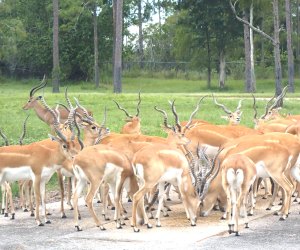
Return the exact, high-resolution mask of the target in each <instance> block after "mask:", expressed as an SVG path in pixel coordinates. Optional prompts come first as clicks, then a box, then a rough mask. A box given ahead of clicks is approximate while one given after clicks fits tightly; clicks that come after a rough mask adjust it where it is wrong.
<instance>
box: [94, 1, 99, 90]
mask: <svg viewBox="0 0 300 250" xmlns="http://www.w3.org/2000/svg"><path fill="white" fill-rule="evenodd" d="M97 19H98V18H97V5H96V4H95V6H94V10H93V21H94V82H95V87H96V88H99V87H100V76H99V63H98V61H99V51H98V23H97V21H98V20H97Z"/></svg>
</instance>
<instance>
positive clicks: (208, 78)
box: [205, 27, 211, 89]
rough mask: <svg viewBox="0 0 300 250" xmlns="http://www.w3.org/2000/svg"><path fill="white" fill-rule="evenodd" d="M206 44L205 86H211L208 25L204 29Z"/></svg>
mask: <svg viewBox="0 0 300 250" xmlns="http://www.w3.org/2000/svg"><path fill="white" fill-rule="evenodd" d="M205 31H206V32H205V33H206V44H207V46H206V47H207V88H208V89H210V88H211V48H210V34H209V30H208V27H206V29H205Z"/></svg>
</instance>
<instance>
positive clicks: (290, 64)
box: [285, 0, 295, 92]
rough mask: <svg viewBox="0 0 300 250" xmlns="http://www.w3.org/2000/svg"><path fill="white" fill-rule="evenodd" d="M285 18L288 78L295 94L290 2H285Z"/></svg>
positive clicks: (290, 87) (287, 0) (291, 90)
mask: <svg viewBox="0 0 300 250" xmlns="http://www.w3.org/2000/svg"><path fill="white" fill-rule="evenodd" d="M285 18H286V36H287V38H286V40H287V52H288V76H289V83H288V84H289V92H294V91H295V88H294V55H293V46H292V30H293V29H292V22H291V5H290V0H285Z"/></svg>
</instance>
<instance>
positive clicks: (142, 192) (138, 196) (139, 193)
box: [132, 186, 152, 232]
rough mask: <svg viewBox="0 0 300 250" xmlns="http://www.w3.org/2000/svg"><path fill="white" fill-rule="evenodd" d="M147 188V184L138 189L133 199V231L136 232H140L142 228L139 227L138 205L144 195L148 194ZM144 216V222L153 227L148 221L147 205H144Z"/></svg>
mask: <svg viewBox="0 0 300 250" xmlns="http://www.w3.org/2000/svg"><path fill="white" fill-rule="evenodd" d="M146 192H147V189H146V188H145V186H143V187H142V188H141V189H140V190H138V191H137V192H136V193H135V194H134V195H133V201H132V225H133V231H134V232H139V231H140V229H139V228H138V227H137V222H136V221H137V207H138V203H139V202H140V200H141V199H142V198H143V197H144V195H145V194H146ZM142 209H143V218H144V223H145V224H146V225H147V227H148V228H151V227H152V225H151V224H149V221H148V216H147V214H146V211H145V207H144V206H143V208H142Z"/></svg>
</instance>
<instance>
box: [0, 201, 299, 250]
mask: <svg viewBox="0 0 300 250" xmlns="http://www.w3.org/2000/svg"><path fill="white" fill-rule="evenodd" d="M173 199H174V201H172V202H170V203H171V208H172V211H171V212H169V215H170V217H162V219H161V223H162V227H160V228H156V227H155V221H154V220H153V221H152V223H153V225H154V227H153V228H152V229H147V228H146V227H145V226H142V227H140V228H141V232H139V233H134V232H133V229H132V228H131V227H130V221H126V224H127V225H126V226H124V227H123V229H116V228H115V224H114V223H113V222H107V223H105V228H106V231H101V230H100V229H99V228H96V227H95V224H94V222H93V220H92V219H91V217H90V215H89V213H88V211H87V208H86V207H85V206H84V205H83V201H81V202H82V204H81V206H80V210H81V211H82V220H81V226H82V227H83V231H82V232H76V231H75V228H74V222H73V212H72V211H71V210H67V216H68V218H66V219H61V218H60V213H59V203H58V202H56V203H51V204H49V205H48V207H49V211H50V212H52V215H51V216H50V218H51V222H52V223H51V224H48V225H45V226H44V227H38V226H36V225H35V222H34V219H33V218H32V217H30V216H29V213H24V212H22V211H20V210H18V211H17V214H16V219H15V221H11V220H10V219H9V218H4V217H3V216H1V217H0V249H1V250H2V249H14V250H15V249H100V248H101V249H139V250H141V249H200V248H201V249H232V248H233V247H234V248H238V249H249V248H250V247H251V246H252V247H254V246H257V247H258V248H257V247H254V248H252V249H261V248H265V247H264V245H265V244H266V242H267V240H266V239H270V235H274V236H275V237H276V239H277V240H273V241H271V243H270V244H271V245H269V246H270V247H272V248H274V249H286V248H285V247H283V246H282V245H281V243H283V242H284V241H285V239H288V236H287V235H285V236H284V234H282V235H283V236H282V237H286V238H281V234H280V232H281V231H280V227H283V226H285V227H287V228H288V229H291V232H290V233H289V234H288V235H289V236H290V237H291V239H293V238H295V240H294V241H292V245H291V244H290V245H289V246H288V247H289V249H296V248H297V249H300V240H299V239H300V238H299V232H300V230H299V229H300V220H299V218H300V215H299V211H300V209H299V205H298V204H294V205H293V207H292V209H291V215H290V216H289V218H288V219H287V222H279V221H278V219H279V217H276V216H273V215H272V214H273V212H274V211H265V209H264V207H266V205H265V204H266V201H265V200H262V199H261V198H260V199H258V202H257V204H258V206H257V207H258V209H256V211H255V216H253V217H251V219H250V223H249V226H250V229H242V231H241V234H242V235H241V236H240V237H236V236H234V235H228V233H227V222H226V221H220V220H219V218H220V216H221V213H220V212H218V211H213V212H212V213H211V215H210V216H209V217H206V218H203V217H200V218H199V219H198V222H197V226H196V227H191V226H190V225H189V222H188V221H187V219H186V216H185V212H184V209H183V206H182V204H181V203H180V202H179V200H178V199H177V198H176V197H175V198H174V197H173ZM95 207H96V211H97V213H98V214H100V209H99V204H95ZM126 207H127V208H128V210H129V215H130V204H127V205H126ZM276 208H278V206H275V207H274V208H273V210H275V209H276ZM112 214H113V211H110V218H112ZM276 223H277V224H278V225H279V226H278V225H277V224H276ZM289 223H290V224H289ZM294 230H295V231H294ZM264 232H266V233H264ZM284 232H286V229H285V230H282V233H284ZM292 232H294V234H295V236H293V234H292ZM264 234H265V236H266V237H265V238H264ZM258 239H259V240H258ZM272 242H273V243H272ZM226 244H227V245H226ZM272 244H273V245H274V246H273V245H272ZM243 246H244V247H243ZM276 246H278V247H279V248H276Z"/></svg>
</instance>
